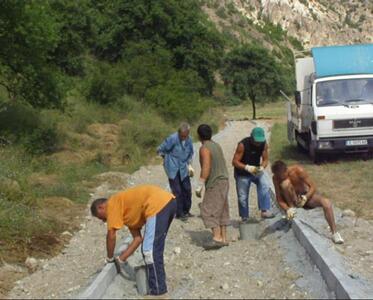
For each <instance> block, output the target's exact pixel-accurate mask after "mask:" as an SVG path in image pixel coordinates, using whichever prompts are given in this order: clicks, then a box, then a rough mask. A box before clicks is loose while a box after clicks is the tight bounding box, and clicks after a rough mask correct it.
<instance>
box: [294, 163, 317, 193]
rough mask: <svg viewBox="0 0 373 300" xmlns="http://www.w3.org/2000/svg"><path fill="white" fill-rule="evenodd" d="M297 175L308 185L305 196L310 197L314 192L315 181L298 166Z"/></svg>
mask: <svg viewBox="0 0 373 300" xmlns="http://www.w3.org/2000/svg"><path fill="white" fill-rule="evenodd" d="M298 176H299V177H300V178H302V180H303V182H304V183H305V184H306V185H307V186H308V187H309V190H308V192H307V194H306V197H307V199H308V200H309V199H311V198H312V197H313V195H314V194H315V192H316V185H315V183H314V182H313V181H312V180H311V177H310V176H309V175H308V174H307V172H306V171H305V170H304V169H303V168H298Z"/></svg>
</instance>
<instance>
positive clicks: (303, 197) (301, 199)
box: [297, 195, 308, 207]
mask: <svg viewBox="0 0 373 300" xmlns="http://www.w3.org/2000/svg"><path fill="white" fill-rule="evenodd" d="M307 201H308V199H307V196H306V195H300V196H299V197H298V203H297V207H303V206H304V205H305V204H306V202H307Z"/></svg>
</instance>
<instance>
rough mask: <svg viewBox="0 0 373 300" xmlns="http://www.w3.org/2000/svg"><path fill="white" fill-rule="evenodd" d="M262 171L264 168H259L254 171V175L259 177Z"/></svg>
mask: <svg viewBox="0 0 373 300" xmlns="http://www.w3.org/2000/svg"><path fill="white" fill-rule="evenodd" d="M263 171H264V167H263V166H260V167H258V168H257V169H256V174H257V175H259V174H260V173H262V172H263Z"/></svg>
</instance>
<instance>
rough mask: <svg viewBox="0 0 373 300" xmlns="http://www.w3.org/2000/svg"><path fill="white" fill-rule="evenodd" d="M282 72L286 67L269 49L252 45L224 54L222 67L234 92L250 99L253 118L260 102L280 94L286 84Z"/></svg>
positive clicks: (224, 75)
mask: <svg viewBox="0 0 373 300" xmlns="http://www.w3.org/2000/svg"><path fill="white" fill-rule="evenodd" d="M283 73H284V72H283V68H282V67H281V65H280V64H279V63H277V61H276V60H275V58H274V57H273V56H272V55H271V54H270V52H269V51H268V50H267V49H265V48H262V47H258V46H253V45H243V46H240V47H238V48H235V49H233V50H231V51H230V52H229V53H228V54H227V55H226V57H225V60H224V69H223V71H222V75H223V78H224V81H225V82H226V83H227V84H228V85H230V86H231V89H232V93H233V94H234V95H236V96H237V97H239V98H240V99H242V100H246V99H250V100H251V103H252V107H253V119H256V104H257V102H264V101H266V100H274V98H276V97H277V96H279V94H280V89H281V88H283V86H284V85H285V82H284V80H283ZM271 98H272V99H271Z"/></svg>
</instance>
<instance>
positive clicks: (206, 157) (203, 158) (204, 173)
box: [199, 146, 211, 180]
mask: <svg viewBox="0 0 373 300" xmlns="http://www.w3.org/2000/svg"><path fill="white" fill-rule="evenodd" d="M199 161H200V164H201V176H200V178H202V179H204V180H207V179H208V178H209V176H210V171H211V153H210V151H209V149H207V148H206V147H203V146H202V147H201V149H199Z"/></svg>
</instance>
